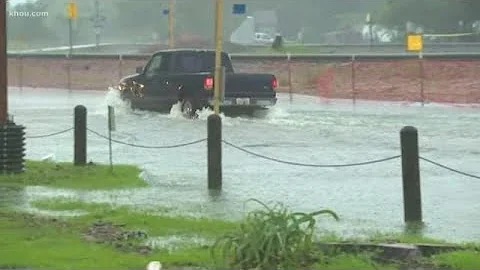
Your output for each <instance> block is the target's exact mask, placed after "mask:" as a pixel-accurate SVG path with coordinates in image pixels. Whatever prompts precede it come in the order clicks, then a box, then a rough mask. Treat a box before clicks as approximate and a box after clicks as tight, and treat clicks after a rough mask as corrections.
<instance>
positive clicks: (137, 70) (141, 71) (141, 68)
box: [135, 67, 143, 74]
mask: <svg viewBox="0 0 480 270" xmlns="http://www.w3.org/2000/svg"><path fill="white" fill-rule="evenodd" d="M135 72H136V73H138V74H141V73H143V67H137V68H136V69H135Z"/></svg>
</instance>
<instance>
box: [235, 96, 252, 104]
mask: <svg viewBox="0 0 480 270" xmlns="http://www.w3.org/2000/svg"><path fill="white" fill-rule="evenodd" d="M235 103H236V104H237V105H250V99H249V98H237V99H236V101H235Z"/></svg>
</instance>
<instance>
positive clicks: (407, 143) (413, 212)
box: [400, 126, 422, 224]
mask: <svg viewBox="0 0 480 270" xmlns="http://www.w3.org/2000/svg"><path fill="white" fill-rule="evenodd" d="M400 145H401V148H402V179H403V206H404V219H405V223H407V224H409V223H416V224H421V223H422V198H421V191H420V166H419V155H418V132H417V129H416V128H415V127H412V126H406V127H404V128H402V129H401V131H400Z"/></svg>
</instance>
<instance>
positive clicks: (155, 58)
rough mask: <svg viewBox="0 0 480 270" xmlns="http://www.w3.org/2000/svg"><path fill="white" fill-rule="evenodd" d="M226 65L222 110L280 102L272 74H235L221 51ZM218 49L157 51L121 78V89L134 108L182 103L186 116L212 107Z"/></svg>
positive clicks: (157, 108) (167, 108) (251, 108)
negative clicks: (216, 50) (145, 61)
mask: <svg viewBox="0 0 480 270" xmlns="http://www.w3.org/2000/svg"><path fill="white" fill-rule="evenodd" d="M221 56H222V57H221V58H222V66H223V67H225V92H224V95H223V96H224V98H223V99H222V101H221V105H220V109H221V110H222V111H223V110H225V109H228V108H233V109H236V110H240V111H244V112H246V113H251V112H253V111H255V110H261V109H266V108H268V107H271V106H274V105H275V104H276V103H277V97H276V87H277V79H276V77H275V76H274V75H273V74H256V73H235V72H234V70H233V66H232V63H231V59H230V57H229V55H228V54H227V53H225V52H222V54H221ZM214 70H215V51H213V50H190V49H175V50H163V51H158V52H156V53H154V54H153V55H152V56H151V57H150V59H149V60H148V62H147V63H146V65H145V66H144V67H137V70H136V72H137V73H136V74H133V75H129V76H126V77H124V78H122V79H121V80H120V83H119V90H120V91H121V96H122V98H123V99H124V100H129V101H130V104H131V106H132V108H138V109H143V110H151V111H170V109H171V108H172V106H173V105H174V104H177V103H178V102H180V103H181V110H182V112H183V114H184V115H185V116H187V117H195V116H196V111H197V110H200V109H202V108H205V107H212V106H213V92H214V91H213V88H214V85H213V84H214Z"/></svg>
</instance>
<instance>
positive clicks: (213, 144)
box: [207, 114, 222, 190]
mask: <svg viewBox="0 0 480 270" xmlns="http://www.w3.org/2000/svg"><path fill="white" fill-rule="evenodd" d="M207 130H208V139H207V148H208V156H207V158H208V189H210V190H221V189H222V118H221V117H220V116H219V115H218V114H212V115H210V116H209V117H208V123H207Z"/></svg>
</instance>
